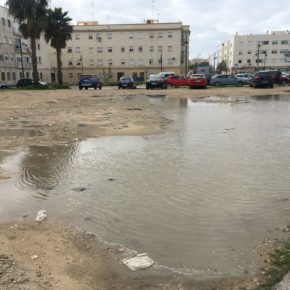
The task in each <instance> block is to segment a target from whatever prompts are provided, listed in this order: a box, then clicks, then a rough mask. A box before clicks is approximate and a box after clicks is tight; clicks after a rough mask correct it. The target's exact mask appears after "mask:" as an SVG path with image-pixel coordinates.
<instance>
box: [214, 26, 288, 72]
mask: <svg viewBox="0 0 290 290" xmlns="http://www.w3.org/2000/svg"><path fill="white" fill-rule="evenodd" d="M215 55H216V56H217V62H216V64H218V63H220V62H221V61H222V60H225V61H226V63H227V66H228V68H229V72H231V73H237V72H254V71H256V70H263V69H280V70H281V71H289V70H290V31H288V30H286V31H271V32H267V33H265V34H256V35H254V34H249V35H238V34H236V35H235V36H234V37H233V38H232V39H230V40H227V41H225V42H224V43H222V44H221V45H220V46H219V47H218V51H217V53H216V54H215Z"/></svg>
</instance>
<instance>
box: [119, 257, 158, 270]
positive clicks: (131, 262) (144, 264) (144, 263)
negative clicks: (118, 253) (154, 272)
mask: <svg viewBox="0 0 290 290" xmlns="http://www.w3.org/2000/svg"><path fill="white" fill-rule="evenodd" d="M123 264H125V265H126V266H127V267H128V268H129V269H130V270H132V271H135V270H144V269H147V268H149V267H151V266H152V265H154V264H155V262H154V261H153V260H152V259H151V258H150V257H148V255H147V254H146V253H143V254H139V255H137V256H136V257H134V258H131V259H123Z"/></svg>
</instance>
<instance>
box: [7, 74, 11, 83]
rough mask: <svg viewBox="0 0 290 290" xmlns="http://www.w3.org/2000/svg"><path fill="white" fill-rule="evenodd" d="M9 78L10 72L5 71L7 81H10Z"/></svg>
mask: <svg viewBox="0 0 290 290" xmlns="http://www.w3.org/2000/svg"><path fill="white" fill-rule="evenodd" d="M10 79H11V75H10V72H8V73H7V81H10Z"/></svg>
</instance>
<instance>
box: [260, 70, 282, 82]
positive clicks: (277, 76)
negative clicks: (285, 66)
mask: <svg viewBox="0 0 290 290" xmlns="http://www.w3.org/2000/svg"><path fill="white" fill-rule="evenodd" d="M264 72H267V73H269V74H271V76H272V79H273V83H274V84H282V72H281V71H279V70H265V71H264Z"/></svg>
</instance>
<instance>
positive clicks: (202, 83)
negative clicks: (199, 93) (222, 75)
mask: <svg viewBox="0 0 290 290" xmlns="http://www.w3.org/2000/svg"><path fill="white" fill-rule="evenodd" d="M187 85H188V86H189V87H190V88H191V89H193V88H204V89H205V88H206V86H207V79H206V77H205V75H203V74H192V75H190V77H189V79H188V80H187Z"/></svg>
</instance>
